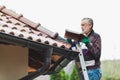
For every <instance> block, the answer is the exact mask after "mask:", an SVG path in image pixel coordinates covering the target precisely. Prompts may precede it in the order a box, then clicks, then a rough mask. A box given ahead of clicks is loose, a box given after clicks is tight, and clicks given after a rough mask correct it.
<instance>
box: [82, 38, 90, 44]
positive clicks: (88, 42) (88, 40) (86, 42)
mask: <svg viewBox="0 0 120 80" xmlns="http://www.w3.org/2000/svg"><path fill="white" fill-rule="evenodd" d="M82 42H83V43H85V44H86V45H88V44H90V39H89V37H88V36H86V37H84V38H82Z"/></svg>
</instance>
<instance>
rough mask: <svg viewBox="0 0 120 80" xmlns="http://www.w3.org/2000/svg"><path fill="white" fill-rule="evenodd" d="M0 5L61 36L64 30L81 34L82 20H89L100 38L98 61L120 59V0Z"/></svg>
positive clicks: (6, 1) (26, 0)
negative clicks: (100, 54) (87, 18)
mask: <svg viewBox="0 0 120 80" xmlns="http://www.w3.org/2000/svg"><path fill="white" fill-rule="evenodd" d="M0 5H4V6H6V7H7V8H8V9H11V10H13V11H15V12H16V13H18V14H23V16H24V17H26V18H28V19H30V20H32V21H34V22H36V23H38V22H39V23H40V24H41V25H42V26H44V27H46V28H48V29H50V30H52V31H53V32H58V33H59V35H60V36H62V37H64V32H65V29H70V30H74V31H77V32H78V31H79V32H81V28H80V21H81V19H82V18H84V17H91V18H93V20H94V30H95V32H97V33H99V34H100V35H101V39H102V57H101V59H102V60H104V59H120V36H119V34H120V20H119V19H120V9H119V8H120V4H119V0H0Z"/></svg>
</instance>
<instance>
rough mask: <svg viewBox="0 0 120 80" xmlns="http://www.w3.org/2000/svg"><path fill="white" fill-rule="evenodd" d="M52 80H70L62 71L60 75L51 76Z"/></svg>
mask: <svg viewBox="0 0 120 80" xmlns="http://www.w3.org/2000/svg"><path fill="white" fill-rule="evenodd" d="M50 80H69V76H68V74H66V73H65V71H64V70H63V69H62V70H61V71H60V72H59V73H56V74H52V75H50Z"/></svg>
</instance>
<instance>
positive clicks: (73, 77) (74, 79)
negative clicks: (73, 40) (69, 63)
mask: <svg viewBox="0 0 120 80" xmlns="http://www.w3.org/2000/svg"><path fill="white" fill-rule="evenodd" d="M70 80H79V79H78V71H77V68H76V65H74V66H73V71H72V73H71V75H70Z"/></svg>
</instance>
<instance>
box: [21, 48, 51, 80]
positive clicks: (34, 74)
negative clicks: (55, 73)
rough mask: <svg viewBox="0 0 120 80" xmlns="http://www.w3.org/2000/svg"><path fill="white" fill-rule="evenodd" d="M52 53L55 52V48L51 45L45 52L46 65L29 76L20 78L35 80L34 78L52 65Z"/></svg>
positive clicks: (22, 79)
mask: <svg viewBox="0 0 120 80" xmlns="http://www.w3.org/2000/svg"><path fill="white" fill-rule="evenodd" d="M52 53H53V48H51V47H49V48H48V49H47V50H46V52H45V54H46V55H45V56H44V57H45V62H44V63H45V64H44V66H43V67H42V68H40V69H38V70H37V71H36V72H33V73H30V74H28V75H27V76H25V77H23V78H21V79H19V80H33V79H34V78H36V77H38V76H39V75H41V74H43V73H45V72H46V71H47V70H48V69H49V67H50V64H51V55H52Z"/></svg>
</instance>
